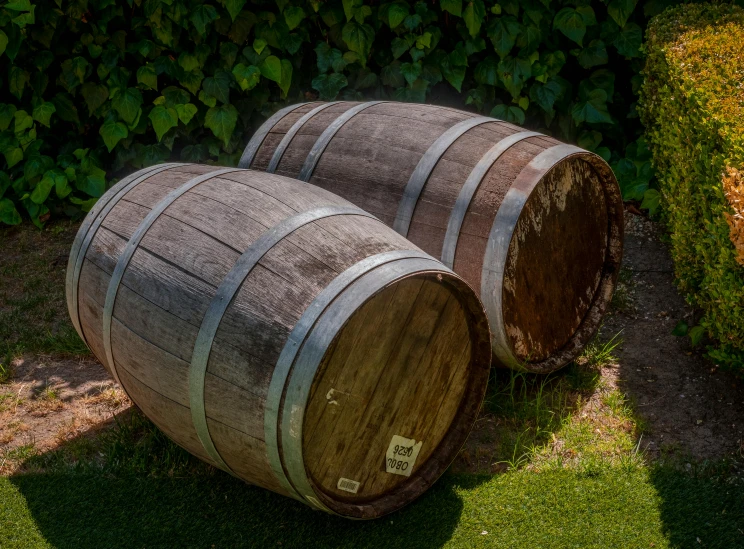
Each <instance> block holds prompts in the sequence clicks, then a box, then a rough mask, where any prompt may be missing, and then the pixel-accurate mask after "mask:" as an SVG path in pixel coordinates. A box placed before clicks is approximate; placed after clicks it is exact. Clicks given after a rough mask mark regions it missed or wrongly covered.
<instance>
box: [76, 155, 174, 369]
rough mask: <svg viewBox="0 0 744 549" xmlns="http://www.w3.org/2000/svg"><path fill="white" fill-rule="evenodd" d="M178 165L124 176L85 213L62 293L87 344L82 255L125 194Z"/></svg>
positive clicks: (162, 166)
mask: <svg viewBox="0 0 744 549" xmlns="http://www.w3.org/2000/svg"><path fill="white" fill-rule="evenodd" d="M178 166H185V164H178V163H171V164H161V165H160V166H151V167H149V168H145V169H143V170H139V171H137V172H135V173H133V174H132V175H130V176H128V177H125V178H124V179H122V180H121V181H119V182H118V183H117V184H116V185H114V186H113V187H111V188H110V189H109V190H108V191H106V192H105V193H104V194H103V196H101V198H99V199H98V201H97V202H96V203H95V205H94V206H93V208H92V209H91V211H90V212H88V215H87V216H86V217H85V220H83V223H82V225H80V228H79V229H78V232H77V235H76V236H75V241H74V242H73V243H72V249H71V250H70V257H69V258H68V260H67V273H66V288H65V294H66V297H67V310H68V311H69V312H70V318H71V319H72V324H73V326H75V330H76V331H77V333H78V335H79V336H80V339H82V340H83V342H84V343H85V344H86V345H88V342H87V341H86V339H85V334H84V332H83V327H82V325H81V324H80V305H79V300H78V285H79V283H80V272H81V271H82V270H83V263H84V261H85V256H86V254H87V253H88V248H89V247H90V244H91V242H93V238H94V237H95V235H96V233H97V232H98V229H99V228H100V226H101V224H102V223H103V220H104V219H106V216H107V215H108V214H109V212H110V211H111V210H112V209H113V208H114V206H116V204H117V203H118V202H119V200H121V198H122V197H123V196H124V195H125V194H127V193H128V192H129V191H130V190H132V188H134V187H136V186H137V185H139V184H140V183H142V182H143V181H145V180H146V179H148V178H150V177H152V176H153V175H155V174H158V173H160V172H163V171H165V170H169V169H171V168H175V167H178ZM88 347H89V348H90V345H88ZM99 358H101V357H99ZM117 381H118V380H117Z"/></svg>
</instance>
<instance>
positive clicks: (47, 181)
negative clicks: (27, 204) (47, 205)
mask: <svg viewBox="0 0 744 549" xmlns="http://www.w3.org/2000/svg"><path fill="white" fill-rule="evenodd" d="M53 188H54V179H52V177H51V176H50V175H49V172H47V173H46V174H44V177H42V178H41V181H39V182H38V183H37V184H36V187H34V190H33V191H32V192H31V196H30V198H31V202H35V203H36V204H43V203H44V201H45V200H46V199H47V198H48V197H49V193H50V192H51V190H52V189H53Z"/></svg>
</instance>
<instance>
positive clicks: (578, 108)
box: [571, 89, 612, 124]
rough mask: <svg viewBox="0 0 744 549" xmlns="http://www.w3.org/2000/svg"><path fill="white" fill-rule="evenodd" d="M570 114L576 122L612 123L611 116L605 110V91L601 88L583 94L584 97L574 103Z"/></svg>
mask: <svg viewBox="0 0 744 549" xmlns="http://www.w3.org/2000/svg"><path fill="white" fill-rule="evenodd" d="M571 115H572V116H573V119H574V121H575V122H576V123H577V124H580V123H581V122H589V123H590V124H599V123H603V122H604V123H607V124H611V123H612V117H611V116H610V113H609V112H608V111H607V93H606V92H605V91H604V90H602V89H595V90H592V91H590V92H587V93H586V94H585V97H584V98H582V99H580V100H579V101H578V102H577V103H576V104H574V106H573V108H572V109H571Z"/></svg>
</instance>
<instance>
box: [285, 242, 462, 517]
mask: <svg viewBox="0 0 744 549" xmlns="http://www.w3.org/2000/svg"><path fill="white" fill-rule="evenodd" d="M412 255H415V257H406V258H400V259H398V260H394V261H391V262H387V263H384V264H382V265H378V266H377V267H376V268H374V270H368V271H367V272H365V273H363V274H361V276H358V277H356V279H355V280H353V281H352V282H351V283H350V284H349V285H348V286H347V287H346V288H345V289H344V291H343V292H342V293H340V295H338V296H337V297H336V298H335V299H333V300H332V301H330V302H329V305H328V306H327V308H326V309H325V310H324V311H322V313H321V314H319V315H318V319H317V320H316V321H315V323H314V325H313V326H312V328H311V329H310V331H309V332H308V334H307V335H306V336H305V337H304V339H303V341H302V347H301V350H300V352H299V355H298V356H297V358H296V360H295V362H294V367H293V368H292V371H291V373H290V377H289V383H288V384H287V389H286V393H285V397H284V407H283V409H282V423H281V435H282V453H283V457H284V465H285V467H286V469H287V473H288V478H289V480H290V482H291V483H292V485H293V486H294V487H295V489H296V490H297V492H299V493H300V494H301V495H302V497H303V498H304V501H306V502H307V503H308V504H310V505H312V506H314V507H316V508H320V509H323V510H326V511H329V512H332V511H330V510H329V509H328V508H327V507H326V506H325V505H323V504H322V503H321V502H320V501H319V500H318V498H317V497H316V496H315V492H314V490H313V489H312V487H311V486H310V481H309V479H308V478H307V472H306V469H305V461H304V457H303V454H302V430H303V422H304V421H303V420H304V416H305V409H306V408H307V401H308V397H309V395H310V389H311V386H312V382H313V380H314V379H315V375H316V373H317V370H318V367H319V365H320V362H321V361H322V359H323V357H324V356H325V354H326V352H327V351H328V347H329V345H330V344H331V342H332V341H333V339H334V337H335V336H336V334H337V333H338V331H339V330H340V329H341V328H342V327H343V326H344V325H345V324H346V322H347V321H348V320H349V318H350V317H351V316H352V315H353V314H354V312H355V311H357V310H358V309H359V307H361V306H362V305H363V304H364V302H365V301H367V300H368V299H369V298H370V296H372V295H374V294H375V293H376V292H377V291H379V290H381V289H382V288H384V287H385V286H387V285H388V284H390V283H392V282H394V281H395V280H397V279H399V278H401V277H403V276H406V275H408V274H412V273H418V272H424V271H429V272H431V271H437V272H448V273H451V272H452V271H450V269H448V268H446V267H444V266H443V265H442V264H441V263H440V262H439V261H437V260H436V259H434V258H433V257H426V255H425V254H423V257H421V256H420V255H419V254H412Z"/></svg>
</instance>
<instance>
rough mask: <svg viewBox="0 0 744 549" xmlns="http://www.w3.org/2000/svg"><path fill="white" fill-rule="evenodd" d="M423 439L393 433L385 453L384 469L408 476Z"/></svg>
mask: <svg viewBox="0 0 744 549" xmlns="http://www.w3.org/2000/svg"><path fill="white" fill-rule="evenodd" d="M423 443H424V442H423V441H421V440H420V441H418V442H416V441H415V440H413V439H412V438H405V437H402V436H400V435H393V439H392V440H391V441H390V445H389V446H388V449H387V454H386V455H385V471H387V472H388V473H392V474H394V475H402V476H404V477H410V476H411V473H412V472H413V466H414V465H415V463H416V458H417V457H418V455H419V452H420V451H421V445H422V444H423Z"/></svg>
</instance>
